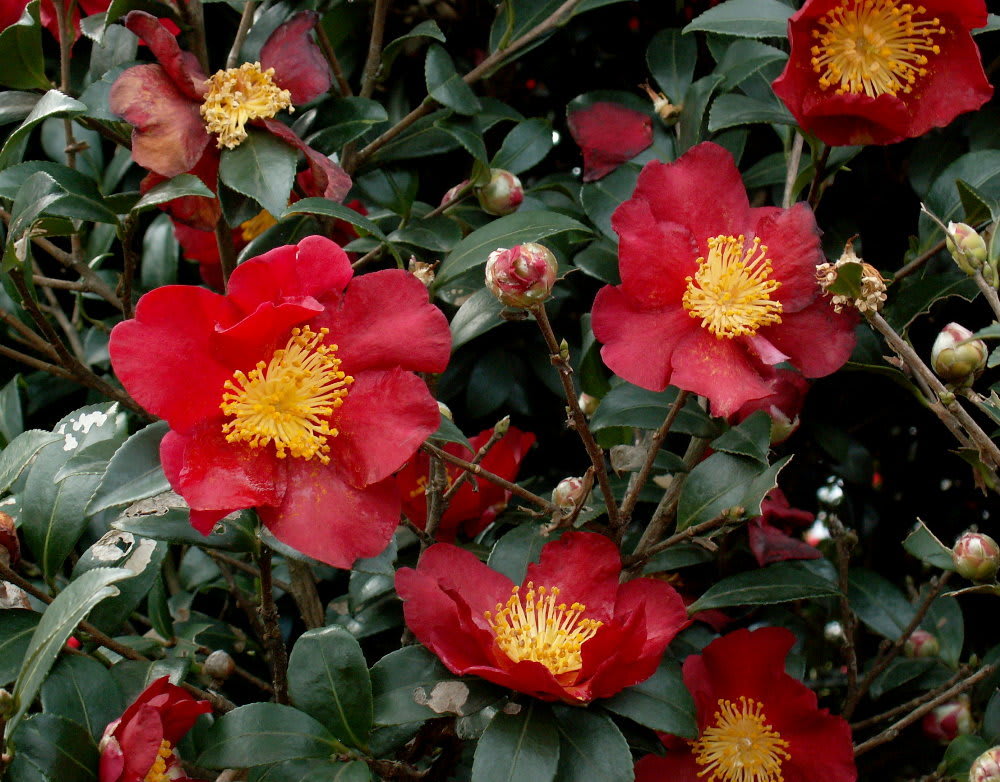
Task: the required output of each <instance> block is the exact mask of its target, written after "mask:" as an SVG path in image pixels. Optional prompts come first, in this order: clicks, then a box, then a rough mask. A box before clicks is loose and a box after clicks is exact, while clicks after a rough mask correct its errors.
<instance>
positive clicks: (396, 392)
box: [329, 362, 441, 486]
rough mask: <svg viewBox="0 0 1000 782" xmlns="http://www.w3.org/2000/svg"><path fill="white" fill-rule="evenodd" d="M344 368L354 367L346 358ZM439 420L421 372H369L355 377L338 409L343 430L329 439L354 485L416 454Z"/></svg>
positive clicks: (337, 417) (332, 452)
mask: <svg viewBox="0 0 1000 782" xmlns="http://www.w3.org/2000/svg"><path fill="white" fill-rule="evenodd" d="M344 368H345V369H346V370H347V371H349V372H350V371H353V370H352V369H351V368H350V366H349V365H348V364H346V362H345V364H344ZM440 422H441V414H440V412H439V410H438V406H437V402H435V401H434V397H432V396H431V394H430V391H428V390H427V385H426V384H425V383H424V381H423V380H421V379H420V378H419V377H417V376H416V375H414V374H413V373H411V372H404V371H403V370H401V369H390V370H373V371H365V372H362V373H360V374H359V375H355V376H354V383H352V384H351V385H350V386H349V387H348V392H347V397H346V399H345V400H344V404H343V406H342V407H340V408H339V409H338V410H337V411H336V412H335V413H334V421H333V425H334V426H335V427H336V428H337V429H338V430H339V431H340V435H339V436H338V437H334V438H332V439H331V440H330V441H329V442H330V446H331V450H330V458H331V459H333V460H334V461H335V462H337V463H338V464H339V465H340V470H341V471H342V474H343V476H344V478H345V479H347V480H348V481H349V482H350V483H352V484H354V485H355V486H364V485H366V484H369V483H375V482H377V481H381V480H382V479H384V478H387V477H389V476H390V475H392V473H394V472H395V471H396V470H398V469H399V468H400V467H401V466H402V465H403V463H404V462H406V460H407V459H409V458H410V457H412V456H413V454H414V452H415V451H416V450H417V448H419V447H420V444H421V443H423V441H424V440H426V439H427V437H428V436H430V435H431V434H433V433H434V432H435V431H437V428H438V425H439V424H440Z"/></svg>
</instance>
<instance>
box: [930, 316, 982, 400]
mask: <svg viewBox="0 0 1000 782" xmlns="http://www.w3.org/2000/svg"><path fill="white" fill-rule="evenodd" d="M971 337H972V332H971V331H969V330H968V329H967V328H965V326H961V325H959V324H958V323H949V324H948V325H947V326H945V327H944V328H943V329H941V333H940V334H938V336H937V339H935V340H934V346H933V347H932V348H931V366H932V367H933V369H934V371H935V372H936V373H937V375H938V377H940V378H941V379H942V380H944V381H946V382H948V383H951V384H952V385H955V386H960V387H963V386H971V385H972V383H973V381H974V380H975V379H976V378H977V377H979V375H980V374H981V373H982V371H983V369H984V368H985V367H986V359H987V358H988V357H989V349H988V348H987V347H986V343H985V342H983V341H982V340H981V339H970V338H971Z"/></svg>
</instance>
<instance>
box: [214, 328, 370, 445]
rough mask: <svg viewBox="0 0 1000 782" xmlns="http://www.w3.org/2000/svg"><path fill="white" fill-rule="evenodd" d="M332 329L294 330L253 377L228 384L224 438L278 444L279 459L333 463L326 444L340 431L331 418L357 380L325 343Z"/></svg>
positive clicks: (239, 375) (245, 376) (237, 375)
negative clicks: (343, 369)
mask: <svg viewBox="0 0 1000 782" xmlns="http://www.w3.org/2000/svg"><path fill="white" fill-rule="evenodd" d="M328 333H329V329H320V330H319V332H318V333H317V332H314V331H313V330H312V329H310V328H309V327H308V326H305V327H304V328H301V329H299V328H295V329H292V336H291V338H290V339H289V340H288V344H286V345H285V347H284V348H281V349H280V350H276V351H274V355H273V356H272V357H271V360H270V361H269V362H266V363H265V362H263V361H260V362H258V363H257V366H256V367H255V368H254V369H252V370H250V372H249V374H244V373H243V372H241V371H237V372H236V373H235V374H234V375H233V379H232V380H227V381H226V383H225V392H224V393H223V395H222V404H221V405H220V407H221V408H222V412H223V413H225V414H226V415H227V416H232V420H231V421H227V422H226V423H225V424H223V426H222V431H223V432H224V433H225V435H226V440H228V441H229V442H231V443H247V444H248V445H249V446H250V447H251V448H263V447H264V446H265V445H267V444H268V443H274V447H275V449H276V450H277V452H278V458H279V459H284V458H285V457H286V456H289V455H291V456H294V457H297V458H300V459H313V458H316V459H319V460H320V461H321V462H322V463H323V464H329V463H330V457H329V456H328V455H327V454H328V453H329V451H330V446H329V444H328V443H327V440H328V439H329V438H331V437H336V436H337V434H338V431H337V430H336V429H335V428H333V427H331V426H330V421H329V417H330V415H332V414H333V411H334V410H336V409H337V408H338V407H340V406H341V405H342V404H343V403H344V397H345V396H347V386H349V385H350V384H351V383H353V382H354V378H352V377H350V376H349V375H346V374H344V373H343V372H341V371H340V359H338V358H336V356H335V354H336V352H337V346H336V345H325V344H323V340H324V339H325V337H326V335H327V334H328Z"/></svg>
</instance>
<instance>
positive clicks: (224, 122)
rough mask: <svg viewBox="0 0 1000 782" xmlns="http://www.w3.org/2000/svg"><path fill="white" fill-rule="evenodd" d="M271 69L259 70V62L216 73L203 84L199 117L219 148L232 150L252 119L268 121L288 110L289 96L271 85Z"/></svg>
mask: <svg viewBox="0 0 1000 782" xmlns="http://www.w3.org/2000/svg"><path fill="white" fill-rule="evenodd" d="M273 76H274V68H268V69H267V70H266V71H262V70H261V69H260V63H259V62H245V63H243V64H242V65H241V66H240V67H239V68H227V69H226V70H224V71H218V72H217V73H216V74H215V75H214V76H212V77H211V78H209V79H208V80H207V81H206V82H205V100H204V102H203V103H202V104H201V116H202V119H204V120H205V127H206V128H207V129H208V132H209V133H214V134H215V135H216V136H218V138H219V148H220V149H221V148H222V147H226V148H227V149H232V148H233V147H237V146H239V145H240V144H241V143H242V142H243V140H244V139H246V137H247V132H246V128H245V125H246V124H247V122H249V121H250V120H252V119H268V118H269V117H273V116H274V115H275V114H277V113H278V112H279V111H281V110H282V109H289V110H291V111H294V109H290V106H291V105H292V94H291V93H290V92H289V91H288V90H282V89H279V88H278V87H277V85H275V83H274V80H273V78H272V77H273Z"/></svg>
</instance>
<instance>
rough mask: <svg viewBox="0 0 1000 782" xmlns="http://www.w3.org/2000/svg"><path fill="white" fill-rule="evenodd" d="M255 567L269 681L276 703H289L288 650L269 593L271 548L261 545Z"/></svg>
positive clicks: (275, 607)
mask: <svg viewBox="0 0 1000 782" xmlns="http://www.w3.org/2000/svg"><path fill="white" fill-rule="evenodd" d="M257 567H259V568H260V608H259V609H258V610H259V612H260V621H261V622H262V623H263V625H264V638H263V641H264V647H265V648H266V649H267V659H268V662H269V663H270V665H271V683H272V684H273V685H274V700H275V702H276V703H284V704H287V703H289V699H288V650H287V649H285V641H284V639H283V638H282V637H281V627H280V626H279V624H278V607H277V606H276V605H275V604H274V595H272V594H271V549H269V548H268V547H267V546H261V551H260V554H259V555H258V557H257Z"/></svg>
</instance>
